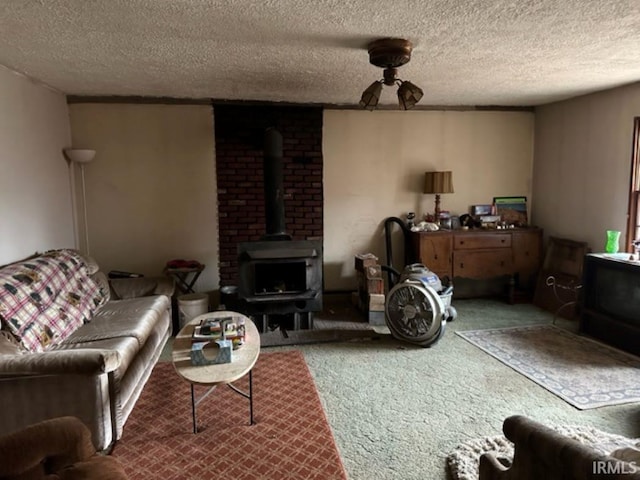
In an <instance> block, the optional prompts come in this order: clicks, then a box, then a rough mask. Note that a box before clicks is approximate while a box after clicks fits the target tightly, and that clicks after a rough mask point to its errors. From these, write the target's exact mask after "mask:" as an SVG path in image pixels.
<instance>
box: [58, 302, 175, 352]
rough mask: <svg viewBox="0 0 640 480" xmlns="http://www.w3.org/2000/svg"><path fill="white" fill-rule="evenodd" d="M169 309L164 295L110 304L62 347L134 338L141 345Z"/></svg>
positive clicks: (71, 336)
mask: <svg viewBox="0 0 640 480" xmlns="http://www.w3.org/2000/svg"><path fill="white" fill-rule="evenodd" d="M169 306H170V304H169V299H168V298H167V297H165V296H164V295H156V296H151V297H142V298H131V299H127V300H112V301H110V302H109V303H107V304H106V305H105V306H104V307H103V308H102V309H101V310H100V311H99V312H98V313H96V315H95V316H94V317H93V319H92V321H91V323H89V324H87V325H83V326H82V328H80V329H78V330H77V331H75V332H74V333H73V334H72V335H70V336H69V337H68V338H67V339H66V340H65V342H64V343H65V344H72V343H84V342H93V341H96V340H106V339H110V338H117V337H134V338H135V339H137V341H138V344H139V345H142V344H144V342H145V341H146V340H147V338H148V337H149V334H150V333H151V331H152V330H153V328H154V327H155V326H156V324H157V322H158V318H159V317H160V316H161V315H162V314H163V313H164V312H166V310H168V309H169Z"/></svg>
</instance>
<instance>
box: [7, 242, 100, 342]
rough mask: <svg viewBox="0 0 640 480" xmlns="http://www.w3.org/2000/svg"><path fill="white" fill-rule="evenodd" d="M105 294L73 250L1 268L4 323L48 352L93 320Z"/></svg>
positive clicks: (14, 334)
mask: <svg viewBox="0 0 640 480" xmlns="http://www.w3.org/2000/svg"><path fill="white" fill-rule="evenodd" d="M101 300H102V295H101V294H100V291H99V289H98V286H97V285H96V284H95V282H93V281H92V280H91V279H90V278H89V277H88V274H87V269H86V266H85V263H84V260H83V259H82V257H80V256H79V255H78V254H77V252H75V251H73V250H54V251H50V252H47V253H45V254H42V255H39V256H36V257H32V258H30V259H28V260H24V261H21V262H16V263H14V264H11V265H7V266H5V267H3V268H2V269H0V321H2V323H3V326H4V328H6V329H7V330H8V331H10V332H11V334H12V335H13V336H14V337H15V338H16V339H17V340H18V341H19V342H20V343H21V344H22V345H23V346H24V348H25V349H26V350H28V351H32V352H42V351H44V350H46V349H47V348H49V347H50V346H51V345H54V344H57V343H59V342H61V341H63V340H64V339H65V338H67V337H68V336H69V335H71V333H73V332H74V331H75V330H76V329H77V328H78V327H79V326H81V325H82V324H83V323H85V322H87V321H89V320H90V319H91V316H92V315H93V312H94V311H95V310H96V308H97V305H98V304H100V302H101Z"/></svg>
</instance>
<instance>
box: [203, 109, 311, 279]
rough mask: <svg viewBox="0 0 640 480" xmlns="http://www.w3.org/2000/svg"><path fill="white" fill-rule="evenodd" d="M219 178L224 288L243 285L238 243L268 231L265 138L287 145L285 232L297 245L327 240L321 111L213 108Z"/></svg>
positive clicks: (220, 273)
mask: <svg viewBox="0 0 640 480" xmlns="http://www.w3.org/2000/svg"><path fill="white" fill-rule="evenodd" d="M214 122H215V143H216V173H217V177H218V218H219V236H220V238H219V244H220V252H219V259H220V260H219V275H220V285H238V268H237V255H238V243H239V242H248V241H257V240H260V239H261V237H262V236H263V235H264V234H265V232H266V227H265V216H264V215H265V213H264V185H263V170H262V162H263V146H262V144H263V137H264V131H265V129H266V128H268V127H275V128H276V129H277V130H278V131H279V132H280V133H281V134H282V140H283V184H284V195H285V196H284V208H285V227H286V232H287V233H288V234H289V235H291V237H292V238H293V240H307V239H310V238H320V239H321V238H322V232H323V225H322V219H323V215H322V208H323V189H322V164H323V160H322V108H320V107H278V106H244V105H242V106H239V105H214Z"/></svg>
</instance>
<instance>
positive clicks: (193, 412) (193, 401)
mask: <svg viewBox="0 0 640 480" xmlns="http://www.w3.org/2000/svg"><path fill="white" fill-rule="evenodd" d="M191 416H192V418H193V433H198V422H197V419H196V395H195V393H194V391H193V383H192V384H191Z"/></svg>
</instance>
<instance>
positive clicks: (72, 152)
mask: <svg viewBox="0 0 640 480" xmlns="http://www.w3.org/2000/svg"><path fill="white" fill-rule="evenodd" d="M64 155H65V156H66V157H67V159H68V160H69V161H70V162H73V163H89V162H90V161H91V160H93V157H95V156H96V151H95V150H89V149H88V148H65V149H64Z"/></svg>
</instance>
